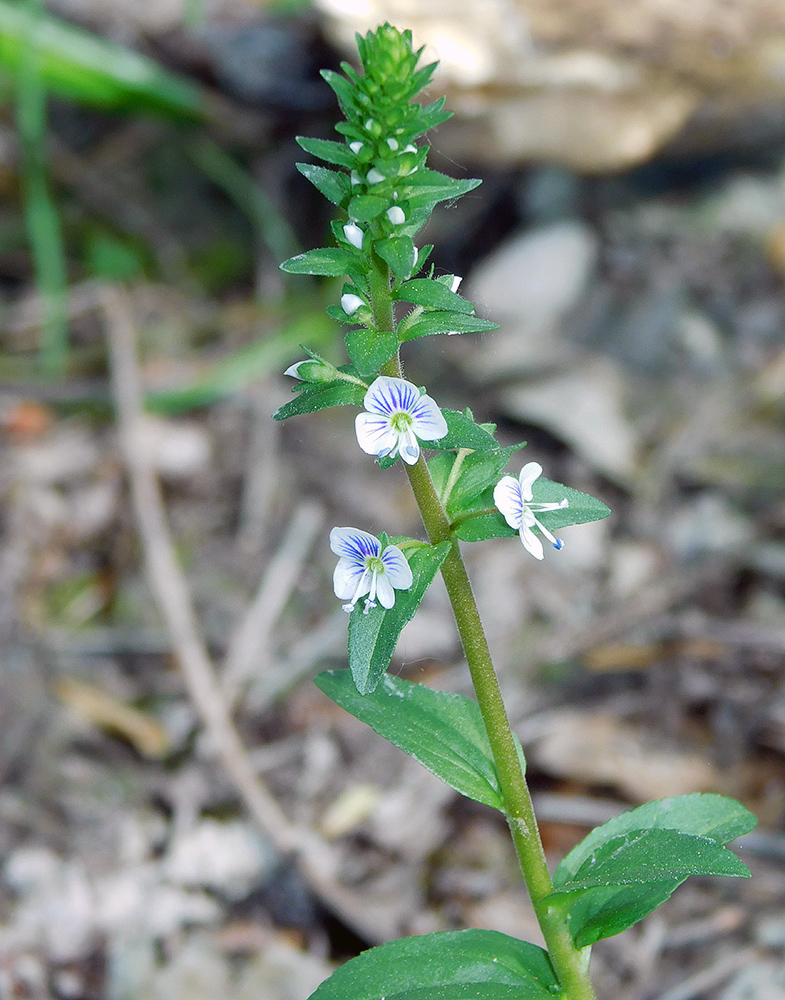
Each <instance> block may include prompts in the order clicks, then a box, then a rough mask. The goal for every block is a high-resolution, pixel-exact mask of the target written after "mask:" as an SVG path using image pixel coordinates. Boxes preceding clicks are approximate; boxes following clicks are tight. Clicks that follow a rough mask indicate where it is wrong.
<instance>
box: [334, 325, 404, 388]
mask: <svg viewBox="0 0 785 1000" xmlns="http://www.w3.org/2000/svg"><path fill="white" fill-rule="evenodd" d="M345 340H346V350H347V352H348V354H349V360H350V361H351V362H352V364H353V365H354V367H355V368H356V369H357V373H358V374H359V375H360V377H362V378H364V377H368V376H371V375H375V374H376V372H378V371H379V369H380V368H381V367H382V365H383V364H384V362H385V361H389V359H390V358H391V357H392V356H393V355H394V354H395V352H396V351H397V350H398V338H397V337H396V336H395V334H394V333H384V332H382V333H377V332H376V331H375V330H366V329H362V330H350V331H349V333H347V334H346V337H345Z"/></svg>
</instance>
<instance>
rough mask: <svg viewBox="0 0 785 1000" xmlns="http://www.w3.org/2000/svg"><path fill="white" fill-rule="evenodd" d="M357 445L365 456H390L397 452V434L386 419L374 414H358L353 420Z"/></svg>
mask: <svg viewBox="0 0 785 1000" xmlns="http://www.w3.org/2000/svg"><path fill="white" fill-rule="evenodd" d="M354 431H355V433H356V435H357V444H359V446H360V447H361V448H362V450H363V451H364V452H365V453H366V455H391V454H393V453H394V452H397V450H398V434H397V433H396V432H395V431H394V430H393V429H392V428H391V427H390V423H389V421H388V420H387V418H386V417H383V416H379V415H377V414H374V413H358V414H357V416H356V417H355V418H354Z"/></svg>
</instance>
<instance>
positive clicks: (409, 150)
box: [403, 142, 417, 153]
mask: <svg viewBox="0 0 785 1000" xmlns="http://www.w3.org/2000/svg"><path fill="white" fill-rule="evenodd" d="M403 151H404V153H416V152H417V147H416V146H415V145H414V143H412V142H410V143H409V145H408V146H404V147H403Z"/></svg>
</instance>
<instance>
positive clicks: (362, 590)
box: [330, 528, 414, 615]
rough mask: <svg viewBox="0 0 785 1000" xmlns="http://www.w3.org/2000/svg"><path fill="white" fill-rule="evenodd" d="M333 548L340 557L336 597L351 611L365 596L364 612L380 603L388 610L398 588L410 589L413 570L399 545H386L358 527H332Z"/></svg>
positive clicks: (331, 545) (335, 587)
mask: <svg viewBox="0 0 785 1000" xmlns="http://www.w3.org/2000/svg"><path fill="white" fill-rule="evenodd" d="M330 548H331V549H332V550H333V552H334V553H335V554H336V555H337V556H340V558H339V559H338V565H337V566H336V567H335V572H334V574H333V590H334V591H335V596H336V597H337V598H338V599H339V600H342V601H348V603H347V604H344V606H343V610H344V611H346V612H347V613H349V614H351V612H352V611H354V606H355V604H356V603H357V602H358V601H359V600H360V598H361V597H365V595H366V594H367V595H368V597H367V598H366V599H365V609H364V611H363V614H365V615H367V614H368V612H369V611H370V610H371V608H375V607H376V601H377V599H378V601H379V604H381V606H382V607H383V608H387V609H388V610H389V609H390V608H391V607H393V605H394V604H395V591H396V590H408V589H409V587H411V585H412V580H413V579H414V578H413V576H412V570H411V567H410V566H409V563H408V562H407V561H406V556H405V555H404V554H403V552H401V550H400V549H399V548H398V547H397V546H396V545H386V546H385V547H384V548H382V543H381V542H380V541H379V539H378V538H376V537H375V535H371V534H369V533H368V532H367V531H361V530H360V529H359V528H333V530H332V531H331V532H330Z"/></svg>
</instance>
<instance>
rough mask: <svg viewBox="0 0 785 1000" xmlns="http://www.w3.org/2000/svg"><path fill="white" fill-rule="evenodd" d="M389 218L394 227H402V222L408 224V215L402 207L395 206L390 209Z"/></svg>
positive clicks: (388, 211) (388, 210)
mask: <svg viewBox="0 0 785 1000" xmlns="http://www.w3.org/2000/svg"><path fill="white" fill-rule="evenodd" d="M387 218H388V219H389V220H390V222H392V224H393V225H394V226H400V225H401V223H402V222H406V215H405V214H404V211H403V209H402V208H401V206H400V205H393V207H392V208H388V209H387Z"/></svg>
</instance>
